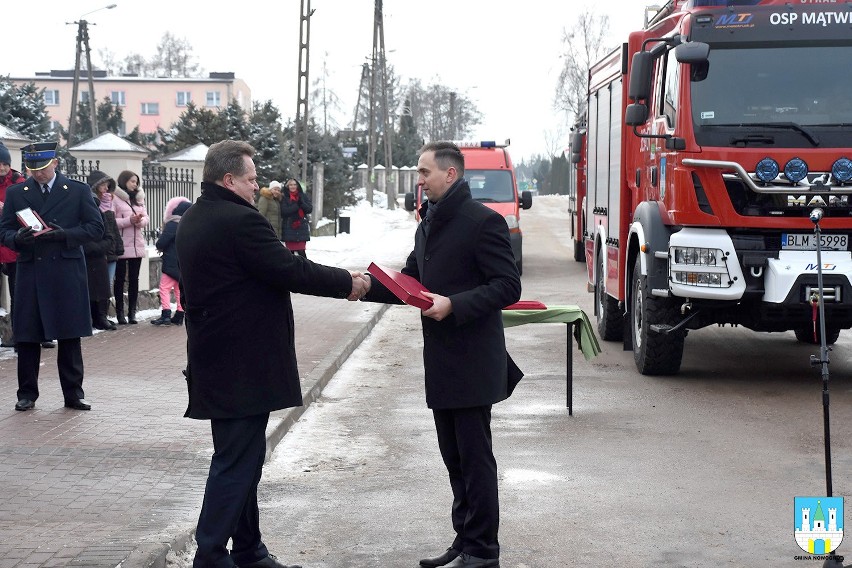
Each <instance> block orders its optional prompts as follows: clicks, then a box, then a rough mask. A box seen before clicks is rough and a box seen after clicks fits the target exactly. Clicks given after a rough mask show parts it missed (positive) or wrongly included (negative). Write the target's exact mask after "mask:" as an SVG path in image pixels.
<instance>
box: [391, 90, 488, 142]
mask: <svg viewBox="0 0 852 568" xmlns="http://www.w3.org/2000/svg"><path fill="white" fill-rule="evenodd" d="M408 99H409V101H410V105H411V106H410V108H411V116H412V118H413V119H414V124H415V126H416V128H417V132H418V133H419V134H420V135H422V136H423V138H425V139H426V140H456V139H459V138H464V137H465V136H467V135H468V133H469V132H470V131H471V130H472V129H473V127H474V126H476V125H478V124H480V123H481V121H482V113H481V112H479V109H478V108H476V104H475V103H474V102H473V101H472V100H471V99H470V98H469V97H468V96H467V95H466V94H464V93H461V92H458V91H455V90H453V89H452V88H450V87H447V86H445V85H441V84H438V83H433V84H432V85H429V86H427V87H424V86H423V85H422V84H421V83H420V81H419V80H417V79H414V80H412V81H411V82H410V83H409V84H408Z"/></svg>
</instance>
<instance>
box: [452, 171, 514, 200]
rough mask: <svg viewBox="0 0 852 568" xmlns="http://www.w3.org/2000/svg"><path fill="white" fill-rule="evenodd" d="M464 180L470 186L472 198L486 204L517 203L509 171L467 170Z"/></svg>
mask: <svg viewBox="0 0 852 568" xmlns="http://www.w3.org/2000/svg"><path fill="white" fill-rule="evenodd" d="M464 178H465V179H466V180H467V183H468V185H469V186H470V194H471V196H472V197H473V198H474V199H476V200H478V201H482V202H484V203H510V202H513V201H515V191H514V188H513V187H512V174H511V173H510V172H509V170H465V171H464Z"/></svg>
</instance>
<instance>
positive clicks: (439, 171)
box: [364, 142, 523, 568]
mask: <svg viewBox="0 0 852 568" xmlns="http://www.w3.org/2000/svg"><path fill="white" fill-rule="evenodd" d="M417 172H418V174H419V175H418V183H419V184H421V185H422V186H423V191H424V193H425V194H426V197H427V198H428V202H426V203H425V204H424V205H423V208H422V209H421V211H420V213H421V218H422V219H423V222H421V223H420V226H419V227H418V228H417V232H416V234H415V238H414V251H412V253H411V254H410V255H409V256H408V260H407V261H406V264H405V267H404V268H403V269H402V272H403V273H404V274H407V275H409V276H412V277H414V278H416V279H417V280H419V281H420V282H421V283H422V284H423V285H424V286H425V287H426V288H428V289H429V290H430V291H431V293H430V294H428V295H429V297H431V298H432V300H433V302H434V303H433V305H432V307H430V308H429V309H427V310H425V311H423V314H422V318H421V319H422V324H423V362H424V367H425V371H426V404H427V405H428V406H429V408H431V409H432V413H433V415H434V419H435V428H436V430H437V434H438V446H439V448H440V450H441V456H442V457H443V460H444V464H445V465H446V467H447V471H448V472H449V476H450V486H451V488H452V491H453V506H452V513H451V517H452V523H453V529H454V530H455V533H456V537H455V540H454V541H453V543H452V545H451V546H450V547H449V548H448V549H447V551H446V552H445V553H443V554H441V555H439V556H437V557H434V558H426V559H423V560H421V561H420V565H421V566H424V567H435V566H446V567H448V568H458V567H466V568H485V567H489V568H490V567H498V566H499V565H500V561H499V556H500V545H499V543H498V540H497V528H498V525H499V507H498V497H497V462H496V460H495V459H494V452H493V451H492V448H491V405H493V404H495V403H497V402H500V401H501V400H504V399H506V398H507V397H508V396H509V394H510V393H511V390H512V388H513V387H514V385H515V384H517V382H518V381H519V380H520V378H521V376H522V375H523V373H521V371H520V369H518V368H517V366H515V364H514V362H513V361H512V360H511V358H510V357H509V355H508V353H507V352H506V341H505V337H504V335H503V320H502V315H501V310H502V308H504V307H505V306H508V305H510V304H513V303H515V302H517V301H518V299H519V298H520V295H521V279H520V275H519V274H518V268H517V266H516V264H515V258H514V255H513V254H512V245H511V242H510V241H509V228H508V226H507V225H506V221H505V219H503V217H502V216H501V215H499V214H498V213H495V212H494V211H492V210H491V209H489V208H487V207H485V206H484V205H482V204H481V203H479V202H477V201H474V200H473V199H472V198H471V195H470V188H469V187H468V184H467V182H466V181H465V180H464V178H463V176H464V156H463V155H462V153H461V152H460V151H459V149H458V148H457V147H456V146H455V145H454V144H452V143H451V142H431V143H429V144H426V145H425V146H424V147H423V148H422V149H421V150H420V159H419V161H418V163H417ZM368 279H369V280H370V281H371V288H370V290H369V291H368V293H367V295H366V296H365V298H364V299H365V300H368V301H378V302H386V303H400V301H399V300H398V299H397V298H396V297H395V296H394V295H393V294H391V292H390V291H389V290H388V289H387V288H386V287H385V286H383V285H382V283H381V282H379V281H378V280H377V279H375V278H368Z"/></svg>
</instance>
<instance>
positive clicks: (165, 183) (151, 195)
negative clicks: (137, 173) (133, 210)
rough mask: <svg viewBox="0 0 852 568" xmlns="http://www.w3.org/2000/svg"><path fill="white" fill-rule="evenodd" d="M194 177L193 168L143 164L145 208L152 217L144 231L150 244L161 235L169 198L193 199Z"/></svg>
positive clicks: (142, 180)
mask: <svg viewBox="0 0 852 568" xmlns="http://www.w3.org/2000/svg"><path fill="white" fill-rule="evenodd" d="M193 177H194V176H193V171H192V170H191V169H184V168H165V167H163V166H143V168H142V179H141V184H142V189H143V190H144V191H145V208H146V209H147V210H148V217H149V218H150V219H151V221H150V222H149V223H148V227H147V228H146V229H145V231H144V233H145V238H146V240H147V241H148V244H151V245H153V244H154V243H155V242H156V241H157V237H159V236H160V230H161V229H162V226H163V213H164V211H165V209H166V203H168V202H169V199H171V198H173V197H181V196H182V197H186V198H187V199H189V200H190V201H192V190H193V186H194V184H195V182H194V180H193Z"/></svg>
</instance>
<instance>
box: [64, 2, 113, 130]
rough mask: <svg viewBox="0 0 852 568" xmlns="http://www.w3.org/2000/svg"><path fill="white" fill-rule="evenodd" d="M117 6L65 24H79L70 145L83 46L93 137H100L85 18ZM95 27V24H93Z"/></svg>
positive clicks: (70, 121) (109, 7)
mask: <svg viewBox="0 0 852 568" xmlns="http://www.w3.org/2000/svg"><path fill="white" fill-rule="evenodd" d="M116 6H117V4H109V5H107V6H103V7H101V8H98V9H96V10H92V11H91V12H86V13H85V14H83V15H82V16H80V19H79V20H78V21H76V22H65V23H66V24H77V57H76V59H75V61H74V87H73V89H72V92H71V118H70V119H69V120H68V144H71V143H72V141H73V139H74V114H75V112H76V110H77V93H78V91H79V88H80V55H81V54H82V50H83V46H84V45H85V46H86V69H87V71H86V75H87V76H88V78H89V118H91V120H92V136H97V135H98V117H97V113H96V112H95V82H94V80H93V78H92V52H91V49H90V48H89V22H88V21H86V20H85V19H84V16H88V15H89V14H94V13H95V12H99V11H101V10H112V9H113V8H115V7H116ZM92 25H94V22H92Z"/></svg>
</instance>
